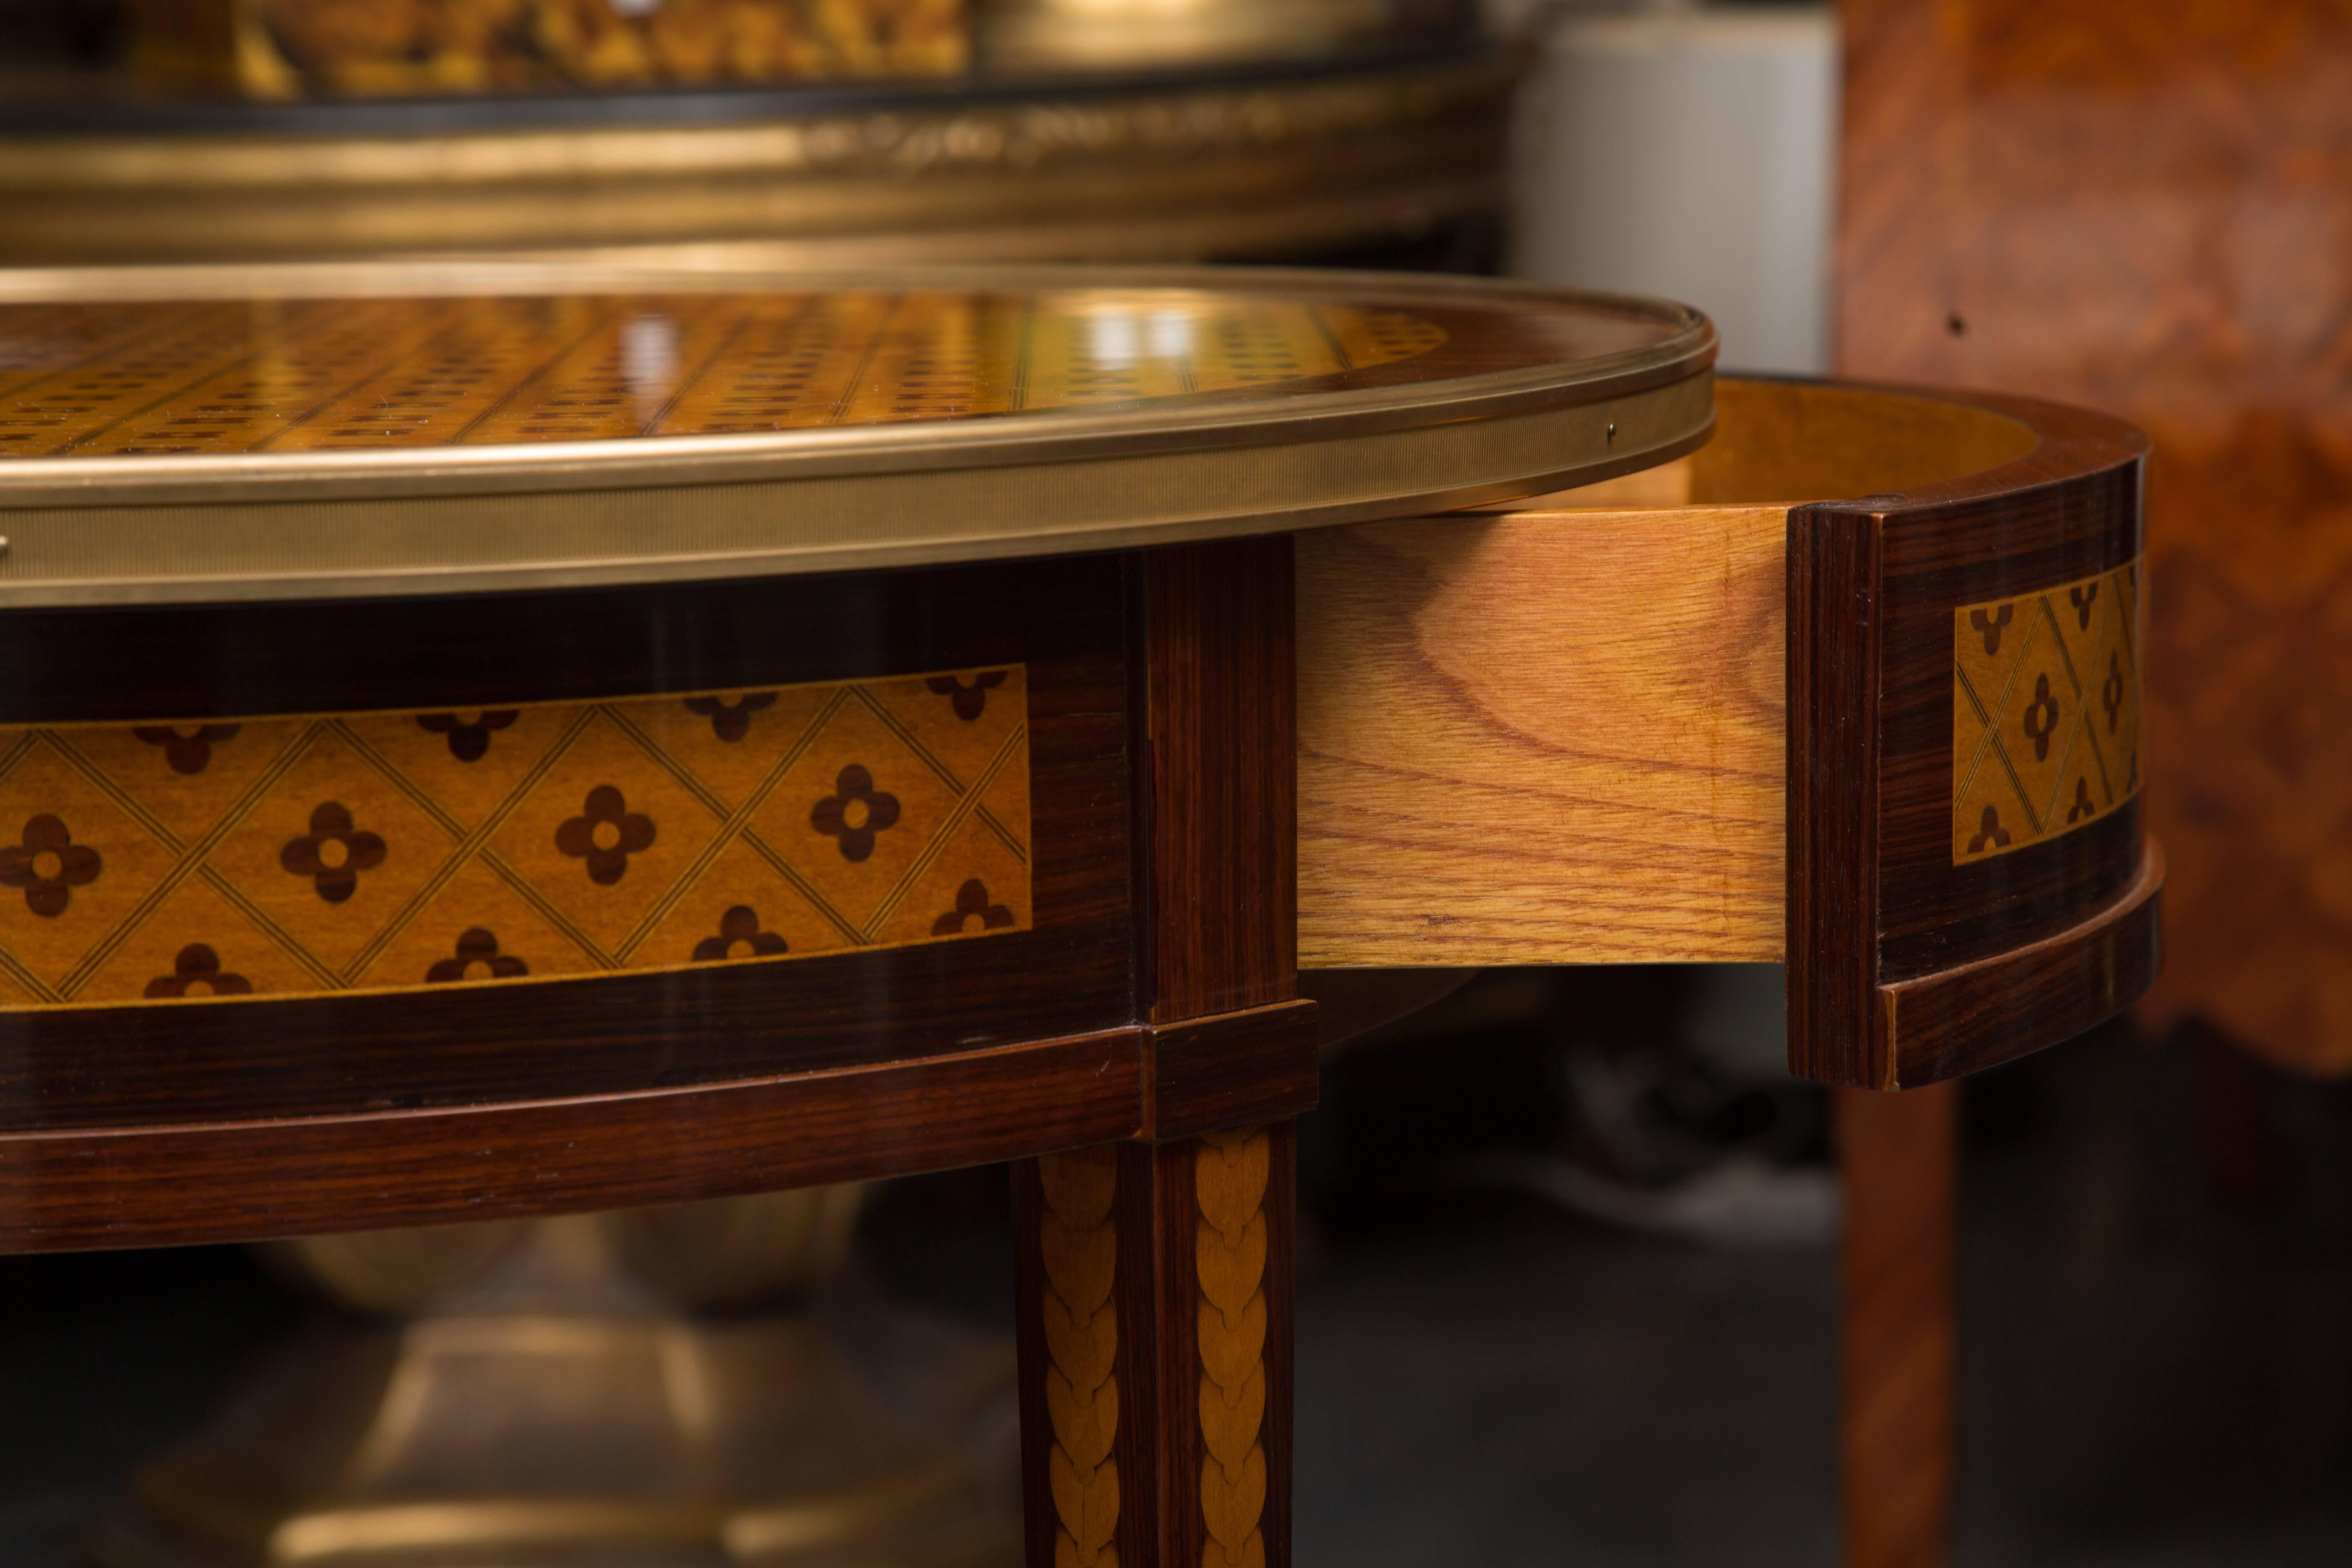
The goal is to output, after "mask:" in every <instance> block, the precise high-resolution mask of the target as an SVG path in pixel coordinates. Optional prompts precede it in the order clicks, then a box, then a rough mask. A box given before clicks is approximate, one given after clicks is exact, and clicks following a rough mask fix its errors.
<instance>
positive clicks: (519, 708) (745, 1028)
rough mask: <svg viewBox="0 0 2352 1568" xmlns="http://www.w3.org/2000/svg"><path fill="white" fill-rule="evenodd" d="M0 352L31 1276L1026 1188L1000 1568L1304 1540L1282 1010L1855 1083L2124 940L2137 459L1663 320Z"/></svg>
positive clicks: (351, 287)
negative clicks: (1569, 979) (1345, 984)
mask: <svg viewBox="0 0 2352 1568" xmlns="http://www.w3.org/2000/svg"><path fill="white" fill-rule="evenodd" d="M0 348H5V355H0V451H5V453H6V454H7V457H6V458H5V460H0V532H5V535H6V536H7V544H6V548H5V554H0V608H5V612H6V613H5V616H0V668H8V669H10V670H11V671H13V672H16V679H13V680H12V681H10V682H9V683H8V685H7V687H6V689H5V693H0V700H5V704H6V707H7V710H6V711H5V712H0V726H5V727H0V1084H5V1092H0V1247H5V1248H7V1249H12V1250H25V1249H40V1248H61V1247H123V1246H140V1245H154V1244H164V1243H185V1242H196V1241H223V1240H233V1239H250V1238H257V1237H282V1236H292V1235H302V1234H309V1233H313V1232H318V1231H324V1230H349V1229H357V1228H363V1227H369V1226H391V1225H407V1224H422V1223H434V1222H437V1221H452V1220H458V1219H483V1218H495V1217H504V1216H525V1215H546V1214H556V1213H563V1212H576V1211H583V1210H590V1209H598V1208H609V1207H614V1206H619V1205H640V1204H648V1203H657V1202H668V1201H673V1200H679V1199H686V1198H695V1197H708V1196H713V1195H719V1194H728V1193H740V1192H752V1191H760V1190H766V1189H774V1188H781V1187H787V1186H794V1185H801V1184H814V1183H824V1182H838V1181H846V1180H855V1179H861V1178H866V1177H874V1176H880V1175H886V1174H890V1173H901V1172H909V1171H918V1170H927V1169H941V1168H947V1167H951V1166H956V1165H962V1164H970V1163H980V1162H985V1161H1000V1160H1010V1161H1014V1162H1017V1163H1015V1165H1014V1187H1015V1205H1014V1211H1015V1223H1016V1230H1017V1235H1016V1240H1017V1244H1018V1247H1017V1255H1018V1258H1019V1262H1020V1277H1019V1303H1018V1325H1019V1333H1020V1338H1021V1358H1022V1372H1021V1388H1022V1399H1023V1417H1024V1457H1025V1460H1026V1466H1025V1470H1026V1475H1027V1485H1028V1497H1029V1507H1028V1509H1027V1519H1028V1525H1027V1528H1028V1542H1029V1555H1030V1560H1031V1561H1032V1562H1033V1563H1035V1564H1038V1565H1039V1568H1044V1565H1045V1564H1050V1563H1066V1561H1068V1560H1070V1559H1073V1558H1075V1560H1076V1562H1078V1563H1099V1562H1102V1561H1104V1560H1105V1558H1104V1554H1105V1553H1107V1552H1114V1553H1116V1558H1117V1560H1118V1561H1119V1562H1121V1563H1126V1564H1128V1565H1129V1568H1134V1565H1135V1564H1138V1563H1146V1562H1165V1563H1171V1564H1172V1563H1184V1564H1186V1565H1187V1568H1190V1564H1192V1563H1194V1562H1197V1561H1201V1560H1202V1554H1203V1552H1211V1551H1221V1552H1223V1554H1224V1556H1223V1560H1224V1561H1226V1562H1228V1563H1250V1562H1257V1561H1268V1562H1286V1561H1287V1557H1288V1458H1289V1456H1288V1444H1289V1431H1290V1415H1289V1389H1290V1368H1289V1344H1290V1299H1291V1298H1290V1286H1291V1272H1292V1231H1291V1215H1292V1202H1293V1198H1292V1174H1291V1172H1292V1152H1291V1132H1290V1121H1289V1119H1290V1118H1291V1117H1293V1116H1295V1115H1296V1114H1297V1112H1299V1111H1301V1110H1306V1109H1307V1108H1308V1107H1310V1106H1311V1105H1312V1104H1313V1103H1314V1100H1315V1093H1316V1048H1317V1043H1318V1016H1317V1015H1318V1005H1317V1003H1316V1002H1314V1001H1311V1000H1307V999H1306V998H1304V997H1302V995H1301V994H1300V984H1299V969H1300V967H1301V964H1302V962H1303V963H1307V964H1308V965H1312V966H1317V967H1320V968H1323V969H1326V970H1330V971H1335V972H1345V971H1348V970H1350V969H1355V970H1386V969H1393V968H1398V967H1413V966H1423V967H1447V966H1452V967H1461V966H1469V965H1483V964H1491V963H1538V962H1541V963H1559V962H1580V961H1581V962H1596V961H1605V960H1614V959H1622V958H1628V957H1633V958H1653V959H1668V958H1675V959H1692V958H1699V959H1706V958H1757V957H1781V956H1785V958H1786V960H1787V962H1788V963H1789V965H1790V1058H1791V1065H1792V1067H1794V1068H1796V1069H1797V1070H1799V1071H1801V1072H1804V1073H1807V1074H1810V1075H1811V1076H1813V1077H1815V1078H1818V1079H1822V1080H1824V1081H1829V1082H1834V1083H1843V1084H1852V1085H1861V1086H1866V1087H1872V1088H1881V1089H1888V1088H1897V1087H1907V1086H1911V1085H1915V1084H1920V1083H1926V1082H1930V1081H1934V1080H1936V1079H1941V1078H1946V1077H1948V1076H1951V1075H1953V1074H1956V1073H1958V1072H1962V1071H1966V1070H1969V1069H1971V1068H1976V1067H1979V1066H1983V1065H1987V1064H1989V1063H1990V1062H1993V1061H1996V1060H2000V1059H2005V1058H2008V1057H2011V1056H2014V1055H2016V1054H2018V1053H2020V1052H2022V1051H2025V1050H2031V1049H2034V1048H2037V1047H2041V1046H2044V1045H2048V1044H2052V1043H2054V1042H2055V1041H2057V1040H2059V1039H2062V1038H2063V1037H2066V1036H2067V1035H2068V1034H2071V1033H2073V1032H2075V1031H2076V1030H2078V1029H2079V1028H2081V1027H2083V1026H2086V1025H2087V1024H2089V1023H2091V1022H2095V1021H2096V1020H2097V1019H2098V1018H2100V1017H2103V1016H2107V1015H2108V1014H2111V1013H2112V1012H2113V1011H2115V1010H2116V1008H2118V1007H2120V1006H2121V1005H2124V1004H2125V1003H2126V1002H2127V1001H2128V1000H2130V998H2131V997H2132V996H2134V995H2136V994H2137V993H2138V991H2139V990H2141V989H2144V988H2145V986H2146V984H2147V981H2148V979H2149V978H2150V976H2151V975H2152V973H2153V971H2154V965H2155V962H2156V923H2155V910H2156V889H2157V888H2158V885H2159V884H2160V881H2161V875H2162V873H2161V863H2160V860H2159V859H2158V857H2157V856H2156V853H2155V851H2154V849H2153V847H2152V846H2148V845H2147V844H2146V843H2145V840H2144V835H2143V833H2142V829H2141V824H2140V816H2139V805H2138V798H2137V723H2138V714H2137V708H2138V647H2139V640H2138V629H2137V628H2138V615H2139V605H2140V602H2141V601H2140V582H2139V576H2138V556H2139V511H2138V504H2139V477H2140V469H2141V465H2142V463H2143V462H2144V458H2145V443H2144V442H2142V441H2141V440H2140V439H2139V438H2138V437H2137V435H2136V434H2135V433H2133V432H2131V431H2130V430H2128V429H2127V428H2126V427H2125V426H2119V425H2117V424H2116V423H2115V422H2113V421H2108V420H2105V419H2101V418H2098V417H2095V416H2087V415H2079V414H2074V413H2072V412H2070V411H2065V410H2060V409H2054V408H2052V407H2049V406H2048V405H2035V404H2030V403H2023V402H2017V401H2011V400H2000V399H1991V398H1967V399H1952V398H1937V397H1934V396H1930V395H1896V394H1887V393H1876V392H1871V391H1866V390H1857V389H1851V388H1840V387H1834V386H1820V385H1811V384H1773V383H1726V384H1725V385H1724V387H1723V389H1722V390H1723V394H1724V399H1723V406H1724V408H1725V410H1726V413H1727V421H1726V426H1725V434H1724V435H1723V437H1720V438H1719V439H1717V441H1716V442H1715V443H1714V444H1713V445H1703V444H1705V443H1706V441H1707V437H1708V436H1709V433H1710V430H1711V429H1712V428H1713V426H1714V423H1715V419H1716V407H1717V399H1716V395H1715V391H1716V389H1715V387H1714V385H1713V384H1712V377H1711V371H1710V364H1711V361H1712V358H1713V340H1712V333H1711V331H1710V330H1709V329H1708V327H1707V326H1706V322H1705V321H1704V320H1703V319H1702V318H1700V317H1698V316H1697V315H1696V314H1695V313H1694V312H1691V311H1689V310H1684V309H1682V308H1679V307H1675V306H1668V305H1661V304H1656V303H1654V302H1647V301H1641V300H1622V299H1611V298H1602V297H1593V296H1578V295H1571V294H1564V293H1559V292H1555V291H1547V290H1538V289H1521V288H1515V287H1507V286H1502V285H1491V284H1475V283H1468V282H1461V281H1438V280H1421V279H1368V278H1365V277H1363V276H1343V275H1321V274H1310V273H1278V272H1228V273H1205V272H1184V271H1101V270H1092V271H1089V270H1047V269H1035V268H1032V269H1028V270H1025V271H1018V272H992V271H961V272H929V273H909V274H905V275H895V276H877V275H866V276H863V277H859V278H854V279H811V278H805V277H799V278H795V277H776V276H768V275H761V274H757V273H750V272H735V273H729V272H719V271H710V270H705V271H698V272H662V271H656V270H650V269H635V270H618V269H607V270H604V271H583V270H579V269H551V268H530V267H500V266H495V265H488V264H482V265H471V264H466V265H457V264H452V265H445V266H431V265H423V264H404V265H397V266H394V265H381V266H366V267H310V268H276V269H269V268H238V269H224V270H220V271H216V272H204V271H195V272H190V271H171V272H160V271H159V272H141V271H136V270H125V271H116V272H94V271H82V272H73V273H52V274H41V273H24V274H17V275H16V276H14V277H11V278H8V279H0ZM1734 411H1737V415H1738V417H1737V419H1736V420H1734V419H1732V418H1731V417H1729V416H1730V415H1731V414H1732V413H1733V412H1734ZM1702 447H1703V449H1702ZM1691 454H1695V455H1691ZM1686 455H1687V456H1686ZM1678 458H1679V459H1683V460H1680V461H1675V460H1674V459H1678ZM1573 487H1581V488H1573ZM1559 491H1567V492H1568V493H1566V494H1556V495H1553V496H1552V498H1551V499H1550V500H1544V501H1540V502H1537V503H1529V502H1528V500H1527V498H1529V497H1533V496H1538V495H1543V494H1545V493H1547V492H1559ZM1824 497H1827V498H1833V499H1828V500H1824V499H1822V498H1824ZM1835 498H1843V499H1835ZM1482 509H1483V510H1482ZM1440 512H1444V513H1445V515H1436V514H1438V513H1440Z"/></svg>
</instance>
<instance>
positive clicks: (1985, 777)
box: [1952, 561, 2140, 865]
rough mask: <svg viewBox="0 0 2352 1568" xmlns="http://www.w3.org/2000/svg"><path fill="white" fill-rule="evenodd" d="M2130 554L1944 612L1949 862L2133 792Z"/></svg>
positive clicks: (2072, 824) (2135, 645)
mask: <svg viewBox="0 0 2352 1568" xmlns="http://www.w3.org/2000/svg"><path fill="white" fill-rule="evenodd" d="M2139 574H2140V563H2138V562H2137V561H2133V562H2131V563H2128V564H2126V565H2123V566H2119V567H2117V568H2116V570H2114V571H2112V572H2103V573H2101V574H2099V575H2097V576H2095V577H2085V578H2084V579H2082V580H2081V581H2079V582H2074V583H2063V584H2059V585H2058V586H2057V587H2054V588H2045V589H2042V590H2041V591H2040V592H2037V593H2032V594H2021V595H2018V596H2017V597H2015V598H2011V599H1997V600H1994V601H1992V602H1990V603H1989V604H1982V605H1966V606H1964V607H1962V608H1960V609H1958V610H1956V611H1954V612H1953V615H1952V673H1953V681H1952V863H1953V864H1954V865H1958V864H1959V863H1961V862H1962V861H1967V860H1983V859H1988V858H1991V857H1992V856H1995V855H2002V854H2007V853H2008V852H2009V851H2011V850H2013V849H2022V848H2024V847H2026V846H2027V845H2029V844H2038V843H2041V842H2042V841H2043V840H2045V839H2049V838H2054V837H2057V836H2059V835H2060V834H2063V833H2071V832H2073V831H2074V829H2075V828H2077V827H2083V826H2088V825H2089V824H2091V823H2093V822H2095V821H2097V820H2098V819H2099V818H2100V817H2102V816H2106V815H2107V813H2109V812H2111V811H2113V810H2115V809H2116V807H2117V806H2119V805H2123V804H2124V803H2125V802H2126V801H2127V800H2129V799H2131V798H2132V796H2133V795H2137V793H2138V792H2139V710H2140V662H2139V661H2140V595H2139Z"/></svg>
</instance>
